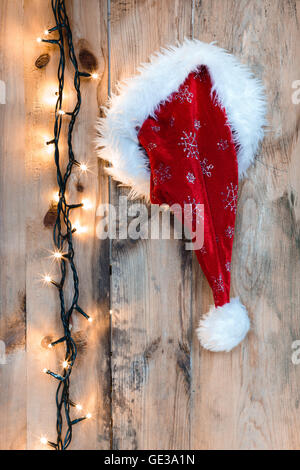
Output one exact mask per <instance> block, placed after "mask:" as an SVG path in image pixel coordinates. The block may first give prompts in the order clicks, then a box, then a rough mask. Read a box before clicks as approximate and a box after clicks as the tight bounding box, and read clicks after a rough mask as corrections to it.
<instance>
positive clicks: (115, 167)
mask: <svg viewBox="0 0 300 470" xmlns="http://www.w3.org/2000/svg"><path fill="white" fill-rule="evenodd" d="M139 72H140V74H139V75H137V76H135V77H133V78H131V79H129V80H127V81H126V82H124V83H122V84H121V85H119V93H118V95H116V96H113V97H112V99H111V102H110V105H109V108H108V109H106V110H105V113H106V116H105V118H103V119H100V121H99V124H98V131H99V137H98V138H97V146H98V148H99V156H100V157H101V158H103V159H105V160H107V161H108V162H110V164H111V167H110V168H108V169H107V171H108V173H109V174H110V175H111V176H112V177H113V178H114V179H115V180H117V181H119V182H121V183H122V184H123V185H126V186H129V187H130V188H131V196H133V197H145V198H146V199H148V200H149V198H150V200H151V202H152V203H154V204H168V205H170V206H171V205H173V204H176V203H177V204H179V205H180V206H183V205H184V204H191V206H190V207H191V208H192V212H191V213H192V215H194V216H195V215H197V208H198V207H199V206H198V204H203V205H204V244H203V247H202V248H201V249H197V250H196V256H197V258H198V261H199V263H200V265H201V267H202V270H203V272H204V274H205V276H206V278H207V280H208V282H209V284H210V287H211V289H212V292H213V295H214V303H215V305H214V306H212V307H211V308H210V311H209V312H208V313H207V314H206V315H205V316H204V317H203V318H202V319H201V320H200V325H199V328H198V330H197V334H198V337H199V339H200V342H201V344H202V346H203V347H205V348H206V349H209V350H212V351H230V350H231V349H233V348H234V347H235V346H237V345H238V344H239V343H240V342H241V341H242V340H243V339H244V338H245V336H246V335H247V333H248V330H249V327H250V322H249V318H248V315H247V311H246V308H245V307H244V306H243V305H242V304H241V302H240V300H239V299H238V298H233V299H230V263H231V253H232V244H233V238H234V227H235V216H236V210H237V194H238V180H239V178H242V177H244V176H245V175H246V173H247V169H248V168H249V166H250V165H251V164H252V162H253V160H254V157H255V153H256V151H257V149H258V145H259V142H260V141H261V140H262V138H263V134H264V132H263V126H264V125H265V108H266V105H265V99H264V91H263V87H262V84H261V83H260V81H259V80H257V79H256V78H254V77H253V75H252V73H251V72H250V71H249V69H248V68H247V67H245V66H244V65H241V64H240V63H239V62H238V61H237V60H236V59H235V58H234V57H233V56H232V55H230V54H229V53H227V52H226V51H225V50H223V49H220V48H218V47H216V46H215V45H213V44H205V43H202V42H200V41H197V40H194V41H189V40H185V41H184V43H183V44H182V45H179V46H176V47H170V48H168V49H164V50H162V52H160V53H158V54H156V55H154V56H153V57H151V61H150V63H147V64H144V65H143V66H142V67H141V68H140V69H139ZM193 222H194V221H193Z"/></svg>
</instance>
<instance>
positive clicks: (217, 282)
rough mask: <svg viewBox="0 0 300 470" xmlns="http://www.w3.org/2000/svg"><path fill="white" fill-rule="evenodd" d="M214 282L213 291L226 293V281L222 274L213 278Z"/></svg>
mask: <svg viewBox="0 0 300 470" xmlns="http://www.w3.org/2000/svg"><path fill="white" fill-rule="evenodd" d="M212 280H213V283H214V287H213V289H214V291H215V292H224V291H225V287H224V281H223V277H222V275H221V274H220V275H219V277H213V278H212Z"/></svg>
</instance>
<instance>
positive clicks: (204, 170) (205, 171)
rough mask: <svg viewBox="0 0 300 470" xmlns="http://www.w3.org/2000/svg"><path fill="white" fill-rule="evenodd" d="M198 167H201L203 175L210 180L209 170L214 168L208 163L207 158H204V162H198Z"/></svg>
mask: <svg viewBox="0 0 300 470" xmlns="http://www.w3.org/2000/svg"><path fill="white" fill-rule="evenodd" d="M200 165H201V170H202V173H203V175H206V176H208V177H209V178H210V177H211V170H212V169H213V168H214V165H212V164H211V163H208V161H207V158H204V160H202V161H201V162H200Z"/></svg>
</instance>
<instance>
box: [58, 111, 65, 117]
mask: <svg viewBox="0 0 300 470" xmlns="http://www.w3.org/2000/svg"><path fill="white" fill-rule="evenodd" d="M58 114H59V115H60V116H64V115H65V114H66V113H65V111H63V110H62V109H60V110H59V111H58Z"/></svg>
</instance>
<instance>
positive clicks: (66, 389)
mask: <svg viewBox="0 0 300 470" xmlns="http://www.w3.org/2000/svg"><path fill="white" fill-rule="evenodd" d="M51 5H52V11H53V15H54V19H55V23H56V26H55V27H53V28H51V29H47V30H45V31H44V34H45V36H46V37H47V39H43V38H37V42H38V43H43V42H45V43H49V44H54V45H57V46H58V47H59V50H60V60H59V66H58V75H57V76H58V85H59V86H58V92H57V93H56V96H57V101H56V106H55V123H54V137H53V139H52V140H50V141H47V142H46V145H47V146H50V147H52V146H54V161H55V165H56V171H57V182H58V192H57V193H55V202H56V203H57V218H56V222H55V226H54V231H53V240H54V245H55V251H54V253H53V257H54V258H55V259H56V260H58V261H59V266H60V272H61V278H60V281H59V282H57V281H54V280H53V279H52V277H51V276H50V275H46V276H44V282H45V283H46V284H52V285H53V286H55V287H56V288H57V290H58V294H59V299H60V318H61V321H62V326H63V330H64V336H63V337H62V338H60V339H58V340H57V341H54V342H51V343H49V344H48V348H49V349H52V348H53V347H55V346H56V345H58V344H60V343H63V344H65V359H64V361H63V362H62V369H63V372H62V374H57V373H55V372H52V371H51V370H49V369H47V368H45V369H43V372H44V373H45V374H46V375H49V376H51V377H53V378H54V379H56V380H57V381H58V382H59V383H58V387H57V391H56V407H57V420H56V431H57V439H56V442H55V443H54V442H51V441H49V440H48V439H47V438H46V437H44V436H43V437H41V439H40V441H41V443H42V444H43V445H48V446H50V447H52V448H54V449H56V450H66V449H67V448H68V447H69V445H70V444H71V441H72V433H73V426H74V425H75V424H77V423H79V422H81V421H83V420H86V419H90V418H91V417H92V415H91V414H90V413H87V414H86V415H85V416H83V417H82V418H77V419H72V418H71V408H72V407H75V408H76V409H77V411H80V410H82V406H81V405H76V404H74V403H73V402H72V401H71V400H70V396H69V395H70V376H71V373H72V369H73V366H74V363H75V361H76V357H77V346H76V343H75V341H74V339H73V337H72V334H71V330H72V328H71V326H72V325H71V323H70V320H71V317H72V314H73V313H74V311H77V312H78V313H80V314H81V315H82V316H83V317H84V318H86V320H88V321H89V322H92V318H91V317H90V316H89V315H87V314H86V313H85V312H84V311H83V310H82V308H81V307H80V306H79V305H78V301H79V278H78V273H77V269H76V266H75V262H74V254H75V253H74V246H73V240H72V237H73V233H75V231H77V232H81V233H82V232H84V231H86V227H81V226H80V225H79V224H78V225H77V226H76V225H75V226H74V225H72V223H71V220H70V211H71V210H73V209H77V208H80V207H82V208H86V209H87V208H89V207H90V205H89V203H88V202H87V201H83V202H82V203H81V204H73V205H69V204H68V203H67V201H66V190H67V186H68V182H69V178H70V175H71V173H72V170H73V169H74V167H79V168H80V170H81V171H82V172H87V171H88V167H87V165H86V163H79V162H78V161H77V160H75V156H74V152H73V146H72V135H73V130H74V125H75V122H76V118H77V116H78V114H79V111H80V107H81V92H80V80H81V77H91V78H94V79H96V78H98V74H96V73H94V74H89V73H86V72H80V71H79V70H78V62H77V58H76V54H75V51H74V45H73V38H72V31H71V28H70V24H69V19H68V15H67V12H66V6H65V0H51ZM52 32H57V33H58V38H55V39H50V38H49V35H50V34H51V33H52ZM64 37H65V38H66V39H64ZM65 41H66V42H67V44H68V49H69V50H68V56H69V58H70V61H71V63H72V65H73V68H74V89H75V92H76V96H77V102H76V105H75V107H74V109H73V111H71V112H66V111H64V110H63V109H62V103H63V92H64V81H65V66H66V53H65ZM66 117H70V122H69V128H68V164H67V167H66V169H65V171H64V172H63V170H62V168H61V161H60V149H59V142H60V134H61V130H62V119H65V118H66ZM68 268H69V269H70V271H71V274H72V279H73V296H72V300H71V302H70V305H69V306H67V305H66V301H65V292H64V286H65V281H66V278H67V271H68Z"/></svg>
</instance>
